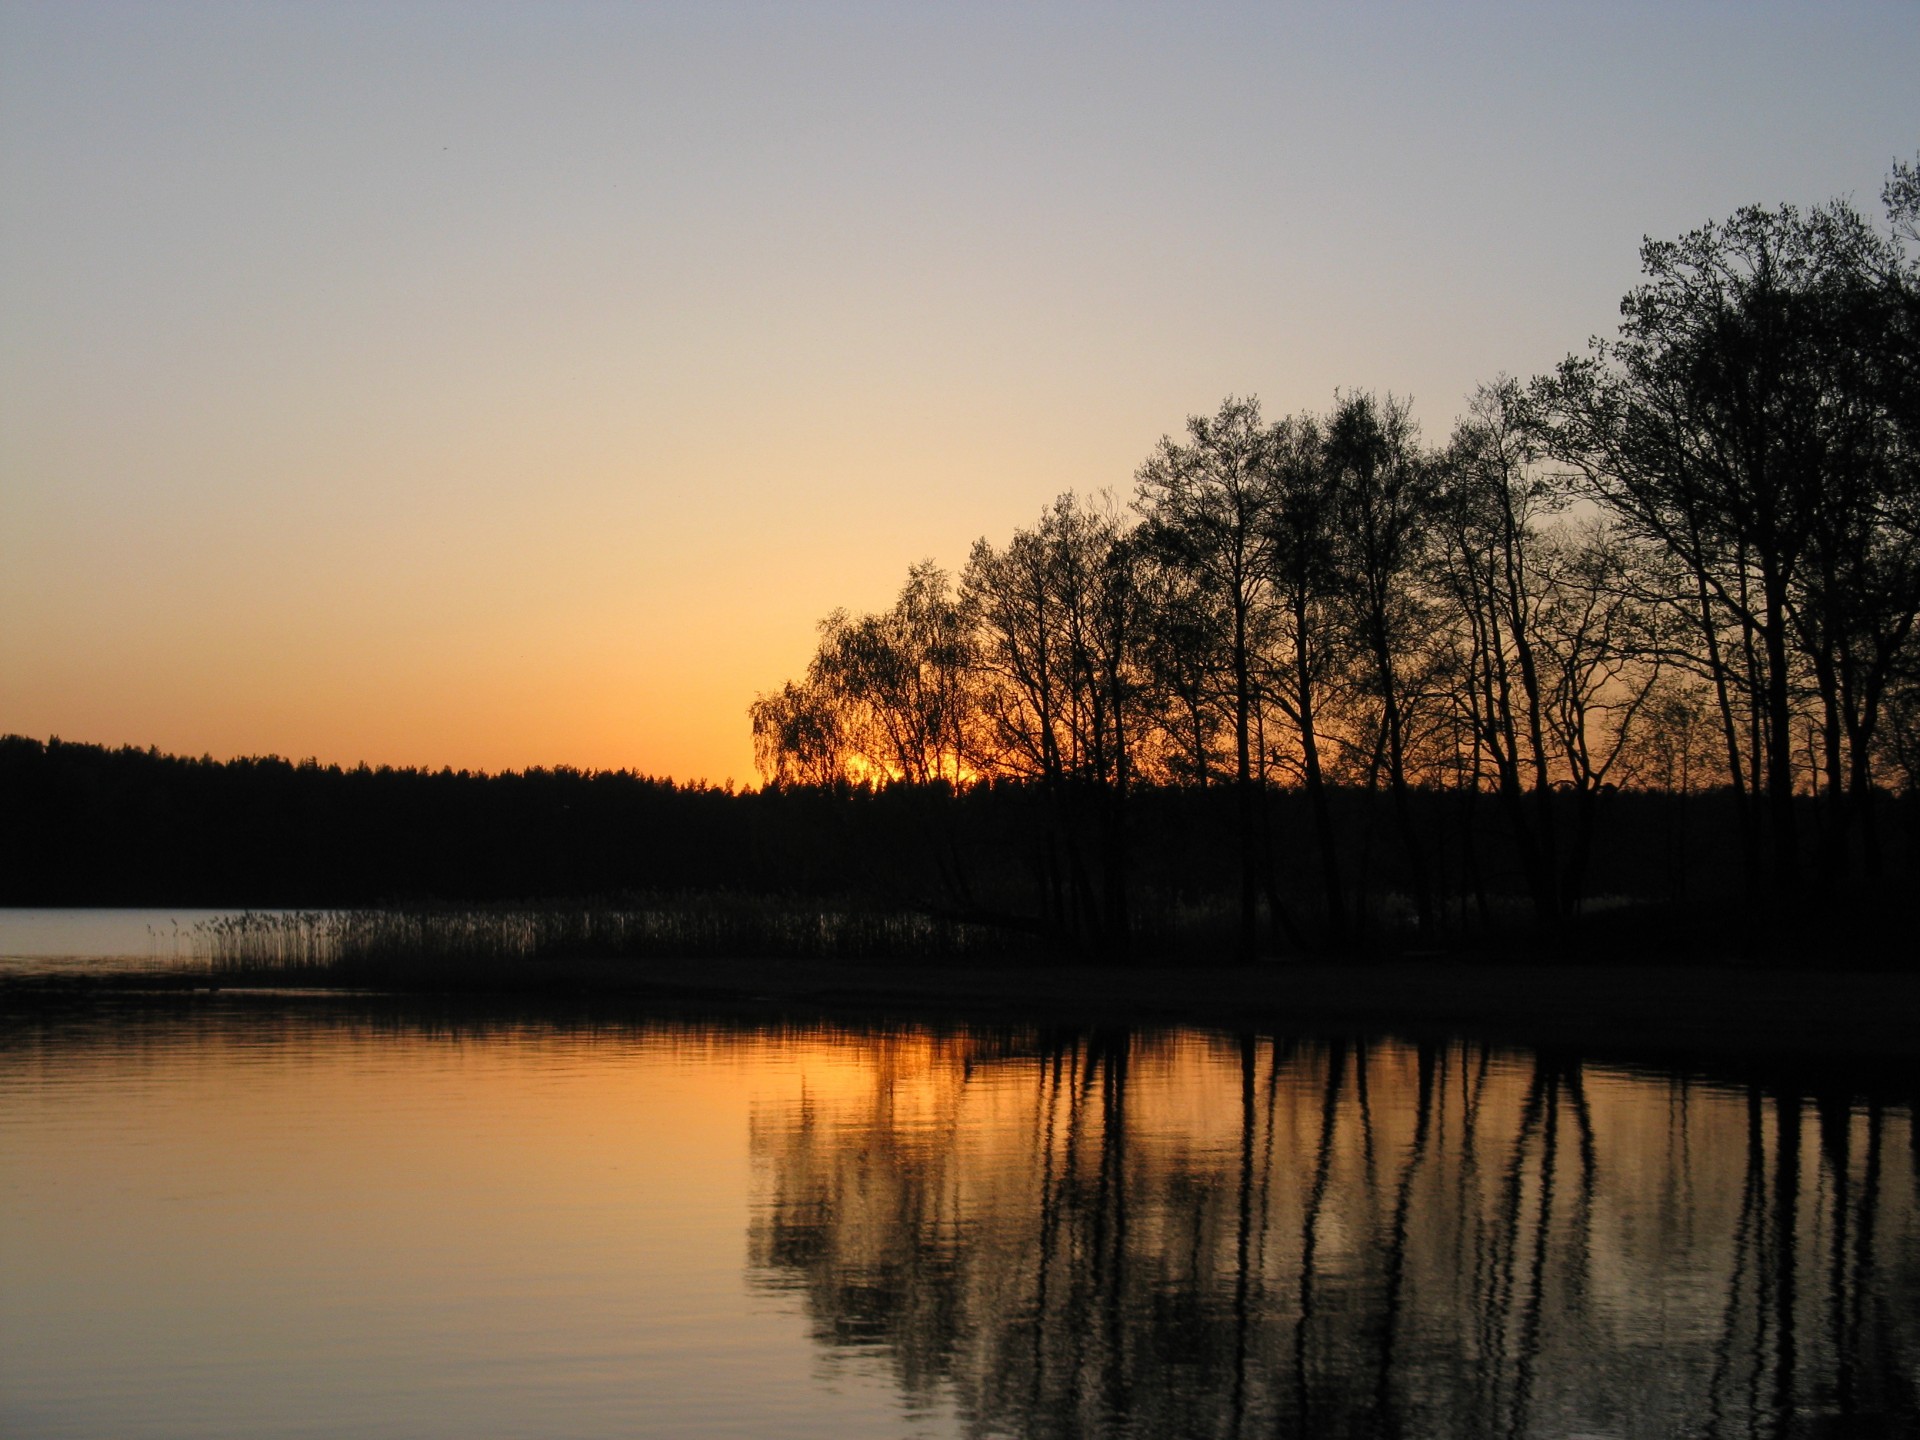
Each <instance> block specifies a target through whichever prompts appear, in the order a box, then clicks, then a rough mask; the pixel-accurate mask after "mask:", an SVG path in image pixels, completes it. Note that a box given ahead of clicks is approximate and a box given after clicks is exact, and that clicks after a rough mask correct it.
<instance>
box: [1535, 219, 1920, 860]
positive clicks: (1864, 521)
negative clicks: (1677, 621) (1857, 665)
mask: <svg viewBox="0 0 1920 1440" xmlns="http://www.w3.org/2000/svg"><path fill="white" fill-rule="evenodd" d="M1641 261H1642V267H1643V270H1644V272H1645V274H1646V277H1647V278H1646V280H1645V281H1644V282H1643V283H1642V284H1641V285H1639V286H1638V287H1636V288H1635V289H1634V290H1633V291H1631V292H1630V293H1629V294H1628V295H1627V296H1626V298H1625V299H1624V300H1623V301H1622V302H1621V315H1622V320H1621V326H1620V334H1619V336H1618V338H1617V339H1615V340H1612V341H1601V340H1596V341H1595V342H1594V343H1593V345H1592V347H1591V349H1590V351H1589V353H1588V354H1587V355H1585V356H1581V357H1570V358H1569V359H1568V360H1567V361H1566V362H1565V363H1564V364H1562V366H1561V367H1560V369H1559V371H1558V372H1557V373H1556V374H1555V375H1554V376H1552V377H1550V378H1548V379H1547V380H1545V381H1543V382H1540V383H1539V385H1538V387H1537V390H1536V397H1537V399H1538V400H1539V401H1540V403H1541V404H1542V406H1543V408H1544V410H1545V411H1546V412H1547V414H1548V415H1549V417H1550V419H1551V424H1550V426H1549V428H1548V429H1547V431H1546V434H1547V438H1548V443H1549V447H1550V449H1551V450H1552V452H1553V453H1554V455H1555V456H1556V457H1558V458H1559V459H1561V460H1563V461H1565V462H1567V463H1569V464H1570V465H1571V466H1573V467H1574V468H1575V470H1576V471H1577V473H1578V474H1579V476H1580V477H1581V478H1582V480H1583V481H1584V484H1585V487H1586V489H1587V490H1588V492H1589V493H1590V494H1591V495H1592V496H1593V497H1594V498H1596V499H1598V500H1599V501H1600V502H1601V503H1602V504H1604V505H1605V506H1607V507H1608V508H1609V509H1610V510H1611V511H1612V512H1613V513H1615V514H1616V515H1618V516H1619V517H1620V518H1621V519H1622V520H1623V522H1624V523H1625V524H1626V525H1627V526H1629V527H1630V529H1631V530H1632V531H1633V533H1634V534H1636V535H1638V536H1640V537H1644V538H1645V539H1647V540H1650V541H1652V542H1654V543H1656V544H1658V545H1659V546H1661V547H1662V548H1664V549H1665V550H1666V551H1668V552H1669V553H1670V554H1671V555H1673V556H1674V557H1675V558H1676V559H1677V560H1678V561H1680V563H1681V564H1682V565H1683V566H1684V567H1685V569H1686V572H1687V573H1688V575H1689V576H1690V578H1691V581H1692V588H1693V590H1694V592H1695V593H1694V600H1695V604H1694V611H1695V614H1696V615H1697V623H1698V627H1699V634H1700V637H1701V640H1702V644H1703V647H1704V649H1705V651H1706V653H1707V655H1708V668H1709V669H1710V670H1711V672H1712V674H1713V676H1714V679H1715V682H1716V685H1717V687H1718V691H1719V695H1720V698H1721V705H1722V710H1723V719H1724V722H1725V725H1726V728H1727V731H1728V735H1729V748H1730V753H1731V754H1732V755H1733V758H1734V765H1733V768H1734V769H1735V771H1736V772H1738V771H1739V770H1740V768H1741V766H1740V764H1739V746H1738V744H1737V743H1736V742H1735V740H1734V735H1735V724H1734V716H1733V712H1732V698H1733V696H1734V694H1735V692H1736V691H1737V690H1738V689H1739V688H1741V687H1742V686H1745V687H1746V688H1748V689H1749V690H1750V691H1751V692H1752V695H1753V698H1754V702H1755V703H1754V708H1753V711H1752V715H1751V723H1752V729H1753V732H1754V733H1753V737H1752V741H1751V745H1750V749H1751V751H1752V753H1753V760H1754V763H1755V765H1756V767H1757V768H1758V769H1759V770H1760V771H1761V774H1762V783H1763V784H1764V791H1765V797H1766V804H1765V811H1764V814H1765V818H1766V831H1767V839H1768V841H1769V847H1770V854H1771V860H1772V872H1773V875H1774V878H1775V880H1776V882H1778V883H1779V884H1780V885H1781V886H1783V887H1791V886H1792V885H1793V884H1794V883H1795V882H1796V881H1797V879H1798V876H1799V864H1800V844H1799V836H1798V830H1797V823H1796V815H1795V806H1794V798H1793V797H1794V790H1795V772H1796V757H1795V745H1794V720H1795V694H1794V685H1795V670H1796V664H1797V661H1798V659H1799V657H1800V655H1801V654H1805V655H1807V656H1808V657H1809V658H1810V660H1811V663H1812V666H1813V669H1814V671H1815V678H1816V683H1817V685H1818V687H1819V688H1820V689H1821V691H1822V693H1823V698H1824V703H1825V709H1826V711H1827V721H1826V730H1827V733H1828V736H1829V737H1830V738H1829V742H1828V743H1829V745H1830V746H1837V744H1838V741H1839V736H1840V733H1841V730H1842V725H1841V723H1840V710H1841V708H1842V704H1843V702H1842V701H1841V699H1840V694H1841V690H1842V683H1843V682H1842V677H1841V673H1840V672H1841V668H1842V661H1841V657H1842V656H1843V655H1855V656H1857V654H1858V649H1857V646H1858V642H1859V641H1860V639H1861V636H1862V634H1863V633H1864V630H1867V629H1873V628H1876V627H1877V628H1880V629H1882V630H1885V629H1886V626H1885V623H1884V617H1882V618H1881V619H1877V620H1872V621H1869V620H1868V619H1867V617H1866V616H1865V615H1864V614H1862V615H1850V614H1849V613H1848V611H1849V609H1850V607H1851V606H1852V604H1853V597H1856V596H1859V595H1861V594H1863V593H1865V592H1867V591H1870V590H1871V589H1873V588H1874V583H1873V582H1870V581H1869V580H1868V578H1867V576H1866V574H1865V572H1864V571H1862V572H1861V573H1857V574H1853V575H1848V574H1845V573H1843V572H1844V571H1845V570H1846V568H1847V566H1848V564H1849V563H1850V562H1849V561H1847V560H1846V558H1845V557H1848V556H1855V557H1858V556H1864V555H1868V554H1869V553H1870V552H1872V551H1874V548H1875V546H1874V542H1873V537H1874V536H1876V535H1884V534H1885V531H1884V528H1883V525H1884V520H1885V515H1884V513H1876V511H1882V512H1884V510H1885V508H1886V504H1887V501H1888V499H1889V496H1890V490H1889V487H1890V486H1891V493H1898V491H1899V489H1900V486H1901V484H1903V483H1908V482H1906V481H1904V479H1903V478H1902V476H1903V474H1905V473H1910V471H1911V464H1910V462H1907V463H1906V464H1905V465H1904V466H1903V465H1902V464H1900V463H1898V462H1899V455H1898V450H1897V448H1890V445H1889V441H1890V440H1892V439H1894V438H1895V437H1898V436H1900V435H1901V426H1902V425H1903V424H1907V425H1908V429H1907V430H1906V435H1907V436H1908V437H1910V436H1911V433H1912V431H1911V426H1910V422H1905V421H1903V420H1902V418H1901V412H1902V410H1903V407H1906V406H1908V405H1910V398H1909V397H1910V391H1909V390H1908V388H1907V387H1906V385H1905V383H1904V381H1903V380H1902V379H1901V378H1900V377H1901V373H1902V372H1903V370H1905V371H1910V370H1911V360H1910V358H1904V359H1903V357H1910V354H1911V348H1910V346H1908V347H1905V348H1903V344H1902V342H1901V340H1900V337H1899V334H1898V330H1899V326H1900V324H1901V323H1903V315H1904V314H1905V313H1906V312H1904V311H1903V308H1902V305H1901V303H1900V302H1899V293H1900V292H1899V289H1898V286H1899V283H1900V282H1899V279H1898V277H1899V276H1900V275H1901V274H1903V273H1907V272H1906V271H1903V269H1902V266H1901V265H1900V263H1899V254H1898V251H1897V242H1896V241H1894V240H1891V239H1888V238H1884V237H1879V236H1876V235H1874V234H1873V233H1872V231H1871V229H1870V227H1868V226H1867V225H1866V224H1865V222H1864V221H1862V220H1861V219H1860V217H1859V216H1858V215H1856V214H1855V213H1854V212H1853V211H1852V210H1851V209H1850V208H1849V207H1847V206H1844V205H1831V206H1828V207H1826V208H1825V209H1823V210H1819V211H1816V212H1813V213H1812V214H1810V215H1803V214H1802V213H1801V212H1799V211H1798V210H1796V209H1794V208H1793V207H1791V206H1783V207H1780V208H1779V209H1766V208H1764V207H1759V206H1754V207H1749V208H1747V209H1744V210H1741V211H1739V212H1738V213H1737V214H1735V215H1734V216H1733V217H1732V218H1731V219H1729V220H1727V221H1725V222H1722V223H1717V224H1708V225H1705V226H1703V227H1701V228H1700V229H1698V230H1695V231H1693V232H1692V233H1691V234H1689V235H1686V236H1683V237H1682V238H1681V239H1679V240H1676V241H1648V242H1647V243H1646V244H1645V245H1644V246H1643V247H1642V251H1641ZM1907 270H1908V271H1910V267H1907ZM1901 443H1909V444H1910V440H1905V441H1901ZM1890 462H1892V463H1891V466H1890ZM1897 548H1898V547H1896V549H1897ZM1885 558H1887V557H1885V556H1882V559H1885ZM1904 563H1905V562H1904V560H1903V559H1901V558H1899V557H1898V556H1895V557H1893V560H1892V566H1893V569H1895V570H1899V569H1900V568H1901V567H1902V566H1903V565H1904ZM1867 564H1868V566H1869V568H1872V567H1873V566H1875V565H1878V566H1879V568H1881V569H1882V570H1884V569H1885V568H1886V566H1885V565H1884V564H1881V561H1879V560H1870V561H1868V562H1867ZM1903 603H1905V602H1904V601H1896V602H1895V608H1896V609H1897V608H1898V607H1899V605H1901V604H1903ZM1723 617H1726V618H1730V619H1731V621H1732V622H1733V624H1734V626H1735V628H1736V634H1735V636H1734V639H1735V644H1734V646H1733V647H1732V648H1731V650H1729V649H1728V648H1727V647H1726V646H1724V645H1723V643H1722V618H1723ZM1868 648H1869V649H1874V648H1876V646H1875V644H1869V647H1868ZM1849 683H1851V682H1849ZM1851 688H1852V690H1853V692H1854V694H1855V696H1856V701H1857V703H1856V706H1855V712H1856V718H1857V719H1859V720H1860V721H1861V722H1862V723H1863V724H1864V723H1867V721H1868V719H1869V709H1868V708H1867V703H1866V702H1867V701H1868V700H1869V699H1870V696H1869V694H1868V693H1867V690H1868V688H1870V687H1866V688H1863V687H1862V686H1861V685H1859V684H1851ZM1868 728H1869V729H1870V725H1869V726H1868ZM1858 748H1860V749H1861V750H1862V751H1863V752H1864V751H1866V750H1868V749H1869V748H1870V741H1869V743H1867V744H1863V745H1861V746H1860V747H1858ZM1762 755H1764V764H1761V756H1762ZM1828 764H1829V766H1830V767H1831V770H1830V773H1833V774H1837V772H1838V769H1839V765H1838V761H1837V758H1836V752H1835V751H1833V750H1831V749H1830V750H1829V756H1828ZM1834 788H1836V789H1837V785H1836V786H1834ZM1756 878H1757V877H1756Z"/></svg>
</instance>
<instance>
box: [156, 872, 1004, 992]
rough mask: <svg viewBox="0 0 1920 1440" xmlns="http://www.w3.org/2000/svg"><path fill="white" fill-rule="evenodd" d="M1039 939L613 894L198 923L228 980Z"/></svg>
mask: <svg viewBox="0 0 1920 1440" xmlns="http://www.w3.org/2000/svg"><path fill="white" fill-rule="evenodd" d="M1030 945H1031V941H1030V940H1029V939H1028V937H1025V936H1022V935H1019V934H1017V933H1014V932H1009V931H1004V930H1000V929H998V928H995V927H990V926H986V925H979V924H972V923H966V922H961V921H954V920H947V919H942V918H938V917H931V916H927V915H923V914H919V913H916V912H912V911H898V910H875V909H868V908H861V907H855V906H832V905H822V904H821V903H819V902H818V901H805V900H800V899H788V898H779V897H775V898H768V897H764V896H745V895H728V894H717V895H697V896H652V897H645V898H643V899H640V900H637V901H634V902H630V903H624V904H620V905H612V906H541V907H484V908H465V909H463V908H441V907H407V908H399V909H378V910H335V911H299V912H281V913H260V912H248V913H245V914H240V915H231V916H223V917H222V918H220V919H218V920H213V921H207V922H203V923H202V924H201V925H199V926H198V927H196V929H195V934H194V948H195V953H196V958H198V959H200V960H201V961H203V962H204V963H205V964H206V966H207V968H208V969H209V970H210V971H211V972H212V973H213V974H215V975H217V976H220V977H222V978H225V979H228V980H240V979H251V980H273V979H283V980H287V981H292V982H297V983H314V982H321V983H330V984H339V985H381V986H385V985H395V984H409V983H422V982H430V983H436V984H462V983H466V984H495V983H502V982H507V983H512V982H523V981H524V982H537V981H538V980H539V979H540V978H541V975H542V972H543V970H545V969H547V968H548V967H550V966H552V965H555V964H558V963H560V962H568V961H579V960H603V961H611V960H701V959H722V958H724V959H813V960H901V961H932V960H980V959H987V958H993V957H998V956H1004V955H1010V954H1014V953H1018V952H1020V951H1022V950H1024V949H1026V948H1028V947H1030Z"/></svg>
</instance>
